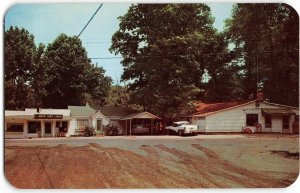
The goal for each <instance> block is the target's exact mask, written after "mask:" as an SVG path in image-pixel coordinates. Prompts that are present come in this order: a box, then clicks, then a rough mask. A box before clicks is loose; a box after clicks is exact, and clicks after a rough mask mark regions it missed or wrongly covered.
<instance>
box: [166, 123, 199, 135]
mask: <svg viewBox="0 0 300 193" xmlns="http://www.w3.org/2000/svg"><path fill="white" fill-rule="evenodd" d="M166 131H167V133H172V132H175V133H177V134H178V135H179V136H184V135H188V134H189V135H197V131H198V126H197V125H191V124H190V122H188V121H178V122H174V123H173V124H172V125H171V126H167V127H166Z"/></svg>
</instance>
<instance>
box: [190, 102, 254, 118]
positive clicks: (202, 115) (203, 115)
mask: <svg viewBox="0 0 300 193" xmlns="http://www.w3.org/2000/svg"><path fill="white" fill-rule="evenodd" d="M255 101H256V100H252V101H249V102H246V103H243V104H240V105H236V106H233V107H228V108H225V109H221V110H218V111H213V112H209V113H205V114H201V113H199V114H193V115H191V117H193V116H197V115H199V117H206V116H208V115H211V114H215V113H219V112H222V111H226V110H230V109H235V108H237V107H242V106H245V105H248V104H251V103H253V102H255Z"/></svg>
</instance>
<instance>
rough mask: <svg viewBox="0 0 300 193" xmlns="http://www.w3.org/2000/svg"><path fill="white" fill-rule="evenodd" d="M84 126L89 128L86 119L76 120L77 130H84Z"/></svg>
mask: <svg viewBox="0 0 300 193" xmlns="http://www.w3.org/2000/svg"><path fill="white" fill-rule="evenodd" d="M86 126H89V120H88V119H78V120H77V128H80V129H81V128H85V127H86Z"/></svg>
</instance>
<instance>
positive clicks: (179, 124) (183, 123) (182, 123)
mask: <svg viewBox="0 0 300 193" xmlns="http://www.w3.org/2000/svg"><path fill="white" fill-rule="evenodd" d="M179 125H180V126H182V125H187V123H180V124H179Z"/></svg>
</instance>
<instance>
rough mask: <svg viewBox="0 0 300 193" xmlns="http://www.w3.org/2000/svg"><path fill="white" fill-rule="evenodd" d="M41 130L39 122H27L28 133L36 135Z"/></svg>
mask: <svg viewBox="0 0 300 193" xmlns="http://www.w3.org/2000/svg"><path fill="white" fill-rule="evenodd" d="M40 129H41V122H37V121H29V122H28V133H36V132H37V131H39V130H40Z"/></svg>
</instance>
